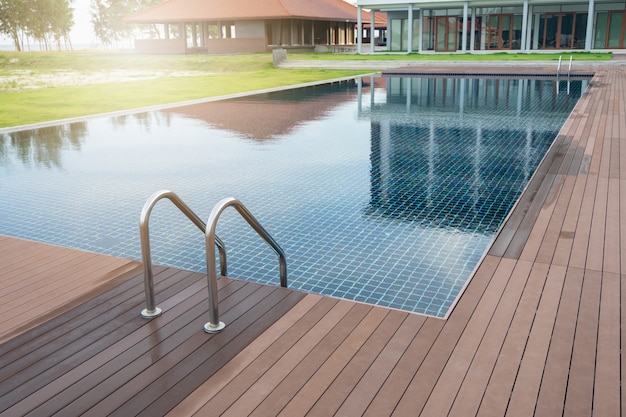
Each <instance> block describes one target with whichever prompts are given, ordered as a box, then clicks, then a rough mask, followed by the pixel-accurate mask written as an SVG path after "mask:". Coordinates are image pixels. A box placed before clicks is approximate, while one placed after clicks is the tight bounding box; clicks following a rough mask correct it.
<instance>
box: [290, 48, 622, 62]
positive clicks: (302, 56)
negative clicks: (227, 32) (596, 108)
mask: <svg viewBox="0 0 626 417" xmlns="http://www.w3.org/2000/svg"><path fill="white" fill-rule="evenodd" d="M365 49H366V48H365ZM570 56H572V57H573V59H574V60H575V61H607V60H610V59H611V57H612V54H611V53H596V52H555V53H509V52H496V53H489V54H476V53H475V54H470V53H466V54H458V53H457V54H443V53H437V54H432V53H429V54H416V53H415V54H403V53H384V52H376V53H373V54H372V53H365V54H361V55H349V54H333V53H289V54H288V55H287V59H293V60H350V59H351V60H362V61H363V60H372V61H375V60H390V61H391V60H402V61H406V60H408V61H411V60H414V61H558V60H559V57H562V58H563V59H564V60H569V57H570Z"/></svg>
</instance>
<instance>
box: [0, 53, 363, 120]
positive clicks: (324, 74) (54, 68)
mask: <svg viewBox="0 0 626 417" xmlns="http://www.w3.org/2000/svg"><path fill="white" fill-rule="evenodd" d="M131 69H132V70H137V69H149V70H152V71H165V72H167V71H195V72H199V73H201V74H202V75H194V76H185V77H167V76H166V77H162V78H157V79H151V80H136V81H125V82H111V83H106V84H88V85H78V86H60V87H49V88H37V89H17V90H15V91H2V92H0V128H3V127H14V126H20V125H24V124H31V123H40V122H48V121H53V120H59V119H66V118H71V117H79V116H86V115H91V114H98V113H105V112H110V111H120V110H128V109H133V108H139V107H146V106H152V105H159V104H167V103H175V102H181V101H187V100H195V99H201V98H208V97H216V96H222V95H227V94H233V93H240V92H246V91H254V90H260V89H265V88H272V87H280V86H288V85H294V84H300V83H307V82H313V81H320V80H328V79H335V78H341V77H348V76H352V75H357V74H359V73H363V72H362V71H360V72H359V71H354V70H345V71H341V70H338V71H333V70H282V69H277V68H274V66H273V64H272V55H271V54H241V55H228V56H210V55H163V56H160V55H159V56H143V55H124V54H113V53H76V52H73V53H67V52H56V53H34V52H29V53H16V52H14V53H10V52H9V53H0V77H3V76H5V77H6V76H9V75H11V74H16V73H17V74H20V73H22V74H24V73H26V74H27V76H30V77H33V76H34V75H36V74H54V73H58V72H67V71H73V72H76V73H78V74H89V73H93V72H95V71H112V70H131Z"/></svg>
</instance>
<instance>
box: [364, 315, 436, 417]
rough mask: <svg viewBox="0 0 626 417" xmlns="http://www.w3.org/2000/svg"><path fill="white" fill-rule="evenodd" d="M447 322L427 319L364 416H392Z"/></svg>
mask: <svg viewBox="0 0 626 417" xmlns="http://www.w3.org/2000/svg"><path fill="white" fill-rule="evenodd" d="M444 324H445V322H444V321H443V320H435V319H430V318H429V319H427V320H426V321H425V322H424V324H423V325H422V326H421V327H420V329H419V332H417V334H416V335H415V336H414V337H413V340H412V341H411V342H410V344H409V346H408V347H407V349H406V352H405V354H404V355H403V356H402V357H401V358H400V360H399V361H398V364H397V366H396V367H395V368H394V369H393V371H392V372H391V374H390V375H389V377H388V378H387V380H386V381H385V382H384V383H383V386H382V387H381V388H380V390H379V391H378V393H377V395H376V396H375V397H374V398H373V399H372V402H371V403H370V404H369V406H368V408H367V410H366V411H365V413H364V416H369V417H375V416H382V415H391V413H392V412H393V410H394V409H395V407H396V405H397V404H398V403H399V402H400V399H401V398H402V396H403V394H404V392H405V391H406V389H407V387H408V386H409V385H410V383H411V381H412V379H413V377H414V375H415V373H416V372H417V369H419V368H420V366H421V365H422V363H423V361H424V359H425V358H426V355H427V354H428V352H429V350H430V348H431V347H432V344H433V342H434V341H435V340H436V339H437V337H438V336H439V334H440V332H441V330H442V329H443V326H444Z"/></svg>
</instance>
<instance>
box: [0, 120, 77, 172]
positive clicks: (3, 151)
mask: <svg viewBox="0 0 626 417" xmlns="http://www.w3.org/2000/svg"><path fill="white" fill-rule="evenodd" d="M86 136H87V125H86V123H82V122H77V123H71V124H64V125H57V126H47V127H42V128H38V129H32V130H20V131H16V132H11V133H5V134H3V135H2V136H0V162H1V164H2V165H6V164H9V163H10V161H11V160H13V159H15V160H16V161H19V162H21V163H22V164H24V165H26V166H29V165H36V166H40V167H45V168H53V167H55V168H63V161H62V159H63V151H64V150H67V149H72V150H80V148H81V145H82V142H83V141H84V140H85V138H86ZM11 155H14V156H15V158H12V157H11Z"/></svg>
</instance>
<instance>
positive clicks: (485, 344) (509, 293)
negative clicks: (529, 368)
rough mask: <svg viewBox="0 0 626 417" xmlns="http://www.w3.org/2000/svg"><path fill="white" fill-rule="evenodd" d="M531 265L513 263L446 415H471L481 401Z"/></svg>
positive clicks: (475, 411)
mask: <svg viewBox="0 0 626 417" xmlns="http://www.w3.org/2000/svg"><path fill="white" fill-rule="evenodd" d="M531 268H532V263H530V262H522V261H520V262H517V263H516V264H515V269H514V270H513V271H511V278H510V279H509V281H508V283H507V288H506V289H505V292H504V294H503V296H502V299H501V300H500V302H499V304H498V307H497V310H496V311H495V313H494V317H493V318H492V320H491V323H490V325H489V328H488V329H487V331H486V332H485V336H484V338H483V339H482V340H481V343H480V345H479V346H478V348H477V349H476V355H475V357H474V358H473V359H472V362H471V364H470V365H469V370H468V372H467V375H466V376H465V378H464V379H463V381H462V384H461V387H460V389H459V392H458V394H457V395H456V397H455V399H454V403H453V404H452V407H451V409H450V412H449V413H448V415H449V416H467V415H475V414H476V413H477V412H478V408H479V407H480V402H481V400H482V398H483V393H484V388H485V387H486V386H487V384H488V382H489V378H490V377H491V374H492V372H493V368H494V367H495V364H496V361H497V358H498V356H499V354H500V352H501V350H502V346H503V344H504V340H505V338H506V335H507V333H508V331H509V327H510V325H511V322H512V320H513V317H514V315H515V310H516V308H517V306H518V305H519V302H520V298H521V296H522V292H523V289H524V287H525V286H526V282H527V280H528V276H529V275H530V270H531Z"/></svg>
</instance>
